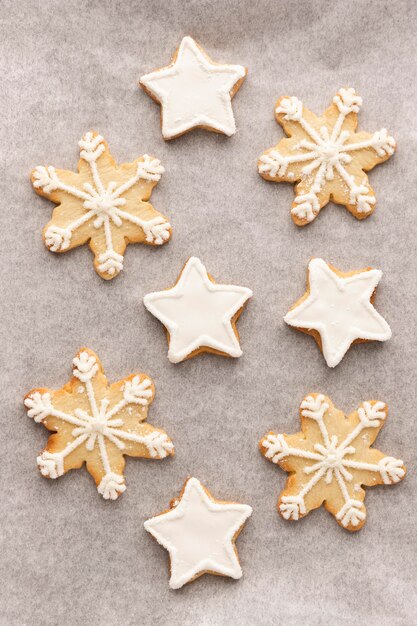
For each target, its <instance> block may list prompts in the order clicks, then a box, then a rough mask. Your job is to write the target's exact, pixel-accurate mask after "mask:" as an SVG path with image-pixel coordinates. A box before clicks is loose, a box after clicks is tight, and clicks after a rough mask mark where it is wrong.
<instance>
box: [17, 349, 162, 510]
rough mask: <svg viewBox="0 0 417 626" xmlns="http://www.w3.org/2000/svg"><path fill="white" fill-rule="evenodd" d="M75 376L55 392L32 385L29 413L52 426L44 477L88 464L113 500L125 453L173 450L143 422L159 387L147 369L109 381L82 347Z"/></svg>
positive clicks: (121, 485)
mask: <svg viewBox="0 0 417 626" xmlns="http://www.w3.org/2000/svg"><path fill="white" fill-rule="evenodd" d="M72 363H73V368H72V374H73V377H72V378H71V380H70V381H69V382H68V383H67V384H66V385H64V387H62V389H58V390H57V391H53V390H51V389H32V391H30V392H29V393H28V394H27V395H26V397H25V401H24V403H25V406H26V408H27V411H28V416H29V417H31V418H32V419H33V420H34V421H35V422H36V423H38V424H39V423H42V424H43V425H44V426H45V427H46V428H47V429H48V430H50V431H53V433H54V434H53V435H50V437H49V439H48V443H47V444H46V448H45V449H44V451H43V452H42V453H41V454H40V455H39V456H38V458H37V463H38V467H39V470H40V473H41V474H42V476H45V477H47V478H59V476H62V475H63V474H65V473H66V472H68V471H69V470H71V469H78V468H80V467H81V466H82V465H83V464H84V463H86V468H87V471H88V472H89V473H90V474H91V475H92V476H93V478H94V480H95V482H96V485H97V490H98V492H99V493H100V494H101V495H102V496H103V498H105V499H106V500H108V499H110V500H115V499H116V498H117V497H118V496H119V495H120V494H121V493H123V492H124V491H125V489H126V485H125V479H124V475H123V470H124V466H125V460H124V456H125V455H128V456H138V457H143V458H152V459H164V458H165V457H167V456H168V455H171V454H174V446H173V444H172V441H171V440H170V439H169V437H168V436H167V435H166V433H165V432H164V431H163V430H160V429H159V428H154V427H153V426H151V425H150V424H146V423H144V421H145V420H146V417H147V414H148V407H149V406H150V404H151V402H152V400H153V398H154V395H155V387H154V384H153V382H152V380H151V379H150V378H149V376H147V375H146V374H142V373H138V374H131V375H130V376H128V377H127V378H124V379H123V380H119V381H118V382H116V383H113V384H112V385H109V384H108V382H107V378H106V376H105V375H104V371H103V367H102V365H101V363H100V360H99V358H98V356H97V355H96V354H95V353H94V352H93V351H92V350H89V349H88V348H83V349H82V350H80V351H79V352H78V354H77V355H76V356H75V358H74V359H73V362H72Z"/></svg>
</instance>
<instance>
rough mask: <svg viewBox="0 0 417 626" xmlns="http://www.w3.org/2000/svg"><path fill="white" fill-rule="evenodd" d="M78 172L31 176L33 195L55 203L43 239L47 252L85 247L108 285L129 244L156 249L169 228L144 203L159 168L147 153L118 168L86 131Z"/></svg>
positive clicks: (43, 171)
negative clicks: (84, 245) (107, 281)
mask: <svg viewBox="0 0 417 626" xmlns="http://www.w3.org/2000/svg"><path fill="white" fill-rule="evenodd" d="M78 145H79V149H80V160H79V162H78V171H77V172H76V173H75V172H72V171H70V170H59V169H56V168H55V167H53V166H46V167H45V166H37V167H36V168H35V169H34V170H33V172H32V175H31V180H32V185H33V187H34V189H35V191H36V193H37V194H38V195H40V196H43V197H45V198H48V199H49V200H51V201H52V202H55V203H56V204H57V206H56V207H55V209H54V211H53V215H52V219H51V221H50V222H49V223H48V224H47V225H46V226H45V228H44V231H43V238H44V241H45V245H46V246H47V248H48V249H49V250H51V252H59V253H61V252H66V251H68V250H71V249H72V248H75V247H77V246H81V245H83V244H85V243H88V244H89V246H90V248H91V250H92V252H93V254H94V267H95V269H96V272H97V273H98V274H99V275H100V276H101V277H102V278H104V279H105V280H111V279H112V278H114V277H115V276H117V274H119V273H120V272H121V271H122V269H123V264H124V252H125V249H126V246H127V244H128V243H146V244H150V245H155V246H160V245H162V244H164V243H166V242H167V241H168V240H169V239H170V237H171V225H170V224H169V222H168V221H167V219H166V218H165V217H164V216H163V215H161V213H159V212H158V211H156V210H155V209H154V208H153V206H152V205H151V204H150V203H149V202H148V200H149V198H150V196H151V193H152V190H153V188H154V186H155V185H156V184H157V183H158V181H159V180H160V178H161V176H162V174H163V172H164V168H163V166H162V165H161V163H160V161H159V160H158V159H156V158H155V157H151V156H149V155H147V154H145V155H143V156H142V157H139V158H138V159H136V160H135V161H133V162H132V163H124V164H123V165H120V166H118V165H117V164H116V162H115V160H114V159H113V157H112V155H111V153H110V151H109V147H108V144H107V142H106V141H105V140H104V138H103V137H102V136H101V135H100V134H98V133H97V132H94V131H88V132H87V133H85V134H84V135H83V137H82V138H81V140H80V141H79V142H78Z"/></svg>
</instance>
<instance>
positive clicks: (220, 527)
mask: <svg viewBox="0 0 417 626" xmlns="http://www.w3.org/2000/svg"><path fill="white" fill-rule="evenodd" d="M251 514H252V508H251V507H250V506H248V505H247V504H237V503H220V502H215V501H213V500H212V498H210V497H209V496H208V494H207V493H206V491H205V490H204V487H203V486H202V484H201V483H200V481H199V480H197V478H190V479H189V480H188V481H187V483H186V486H185V489H184V492H183V494H182V496H181V499H180V500H179V501H178V503H177V504H176V506H175V507H174V508H172V509H171V510H170V511H168V512H167V513H162V514H161V515H157V516H156V517H153V518H151V519H149V520H147V521H146V522H145V523H144V526H145V529H146V530H147V531H148V532H149V533H150V534H151V535H152V536H153V537H155V539H156V540H157V541H158V543H160V544H161V545H162V546H163V547H164V548H165V549H166V550H168V552H169V555H170V558H171V578H170V581H169V586H170V587H171V588H172V589H179V588H180V587H182V586H183V585H185V584H186V583H187V582H189V581H190V580H192V579H193V578H194V577H195V576H197V575H198V574H201V573H203V572H216V573H218V574H221V575H222V576H229V577H231V578H235V579H238V578H241V576H242V569H241V566H240V563H239V560H238V558H237V554H236V551H235V547H234V543H233V539H234V537H235V535H236V533H237V532H238V531H239V530H240V528H241V526H242V525H243V524H244V523H245V521H246V520H247V519H248V517H250V515H251Z"/></svg>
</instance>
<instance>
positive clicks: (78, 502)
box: [0, 0, 417, 626]
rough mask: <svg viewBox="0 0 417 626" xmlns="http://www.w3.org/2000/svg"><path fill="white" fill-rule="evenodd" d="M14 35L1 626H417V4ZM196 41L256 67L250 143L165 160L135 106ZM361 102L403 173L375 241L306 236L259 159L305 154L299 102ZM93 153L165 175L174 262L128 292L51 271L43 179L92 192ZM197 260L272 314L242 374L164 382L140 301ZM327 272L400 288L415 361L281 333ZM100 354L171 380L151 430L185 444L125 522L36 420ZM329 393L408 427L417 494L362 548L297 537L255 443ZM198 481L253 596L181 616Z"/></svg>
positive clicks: (350, 233)
mask: <svg viewBox="0 0 417 626" xmlns="http://www.w3.org/2000/svg"><path fill="white" fill-rule="evenodd" d="M0 18H1V27H0V28H1V38H0V41H1V43H0V45H1V55H0V63H1V76H2V79H1V89H0V101H1V102H0V103H1V111H2V121H1V128H0V146H1V148H0V150H1V166H2V169H1V177H0V187H1V195H0V203H1V220H2V225H1V230H0V237H1V242H0V255H1V262H0V276H1V290H2V291H1V294H2V295H1V310H2V314H1V334H2V340H1V364H2V367H1V386H0V394H1V436H0V446H1V456H0V459H1V496H0V509H1V515H2V521H1V531H0V535H1V546H0V555H1V556H0V560H1V565H0V576H1V577H0V580H1V593H0V622H1V624H2V625H3V626H16V625H19V626H23V625H24V626H26V625H31V626H32V625H38V624H39V625H42V626H49V625H55V624H56V625H58V624H59V625H60V626H72V625H75V624H83V625H84V624H88V625H90V624H94V625H96V624H97V625H116V626H118V625H121V626H125V625H130V624H144V625H146V626H147V625H151V624H163V623H170V624H174V625H181V626H183V625H191V624H192V625H194V624H195V625H197V624H198V625H203V624H204V625H206V624H207V625H208V624H210V625H211V624H213V625H223V624H235V623H239V624H262V625H263V624H265V625H269V624H274V625H277V624H285V626H292V625H296V626H298V625H302V624H308V625H309V626H310V625H313V626H314V625H317V624H330V623H333V621H334V622H337V623H338V624H342V625H345V624H349V625H350V624H352V625H353V624H366V625H371V626H373V625H377V624H378V625H388V624H389V625H390V626H391V625H397V624H401V625H407V626H410V625H412V624H416V623H417V617H416V609H417V601H416V593H415V591H416V579H417V570H416V559H417V542H416V521H415V520H416V517H415V516H416V480H415V467H416V461H417V458H416V456H417V455H416V442H417V432H416V426H415V421H416V406H417V398H416V385H415V381H416V374H415V372H416V364H417V357H416V338H415V315H416V313H415V310H416V295H417V287H416V269H417V267H416V258H415V257H416V255H415V249H416V244H415V241H416V239H415V238H416V226H415V224H416V222H415V219H416V218H415V216H416V210H417V192H416V171H417V135H416V116H415V102H416V95H417V86H416V85H417V69H416V68H417V64H416V36H415V32H416V27H417V9H416V4H415V3H414V2H413V1H412V0H409V1H408V2H407V1H399V0H397V1H396V2H390V1H381V2H376V1H372V0H371V1H369V0H368V1H367V2H361V1H358V0H354V1H350V2H346V1H344V0H343V1H336V0H334V1H332V2H326V1H325V0H320V1H318V2H307V1H304V0H298V1H297V2H283V1H282V2H273V1H272V0H270V1H265V2H253V0H247V1H246V0H239V1H234V0H227V1H226V0H223V1H215V0H210V1H207V2H206V1H204V2H182V0H171V1H170V2H163V1H159V0H153V1H152V2H148V1H141V2H136V1H133V0H125V1H123V2H106V1H104V2H100V1H99V0H94V1H88V2H85V1H83V0H66V1H65V2H53V1H52V0H43V1H42V2H37V1H30V0H22V2H20V3H15V2H13V1H11V0H4V1H3V2H2V5H1V8H0ZM187 34H189V35H192V36H193V37H195V38H196V39H197V40H198V41H200V42H201V44H202V45H203V46H204V47H205V48H206V50H207V52H208V53H209V54H210V55H211V56H212V57H213V58H214V59H215V60H216V61H225V62H229V63H241V64H243V65H245V66H247V67H248V68H249V74H248V77H247V80H246V81H245V83H244V85H243V86H242V88H241V90H240V91H239V93H238V94H237V95H236V97H235V99H234V101H233V106H234V111H235V116H236V120H237V126H238V132H237V133H236V135H234V136H233V137H232V138H229V139H228V138H225V137H222V136H218V135H215V134H212V133H207V132H204V131H195V132H193V133H191V134H188V135H187V136H184V137H181V138H179V139H177V140H175V141H173V142H171V143H169V144H168V143H165V142H164V141H163V140H162V136H161V132H160V125H159V107H158V105H156V104H155V103H154V102H153V101H152V100H151V99H150V98H149V97H148V96H147V95H146V94H145V93H144V92H143V91H142V90H141V89H139V88H138V87H137V83H138V80H139V78H140V76H141V75H142V74H144V73H146V72H148V71H151V70H153V69H155V68H157V67H160V66H163V65H165V64H167V62H168V61H169V59H170V56H171V54H172V53H173V52H174V50H175V49H176V47H177V46H178V45H179V43H180V41H181V38H182V37H183V36H184V35H187ZM341 86H354V87H355V88H356V90H357V91H358V93H359V94H360V95H361V96H362V97H363V101H364V105H363V109H362V111H361V113H360V116H359V124H360V128H361V129H364V130H368V131H373V130H377V129H379V128H381V127H387V128H388V129H389V131H390V133H391V134H392V135H393V136H394V137H395V138H396V139H397V141H398V153H397V154H396V155H395V156H394V157H393V158H392V159H390V160H389V161H388V162H387V163H386V164H384V165H382V166H379V167H377V168H376V169H375V170H374V171H373V172H372V173H371V175H370V180H371V184H372V185H373V187H374V188H375V190H376V195H377V200H378V207H377V209H376V212H375V214H374V215H373V216H372V217H371V218H369V219H367V220H365V221H363V222H359V221H357V220H355V219H354V218H353V217H352V216H351V215H350V214H349V213H348V212H347V211H346V210H345V209H344V208H341V207H336V206H334V205H330V206H328V207H327V208H326V209H324V210H323V212H322V213H321V215H320V216H319V217H318V219H317V220H316V221H315V222H314V223H313V224H311V225H310V226H308V227H306V228H303V229H300V228H297V227H296V226H294V224H293V223H292V221H291V219H290V215H289V209H290V205H291V201H292V197H293V189H292V187H291V186H290V185H284V184H281V185H278V184H272V183H267V182H265V181H263V180H262V179H261V178H260V176H259V175H258V174H257V170H256V161H257V157H258V155H259V154H260V153H261V152H262V151H263V150H264V149H266V148H267V147H270V146H272V145H273V144H275V143H276V142H277V141H278V140H279V138H280V137H281V136H282V131H281V129H280V127H279V126H278V125H277V124H276V122H275V121H274V117H273V107H274V103H275V101H276V100H277V98H278V97H279V96H280V95H283V94H288V95H297V96H298V97H299V98H301V99H302V100H303V101H305V102H306V104H308V106H309V107H310V108H311V109H313V110H314V111H316V112H317V113H320V112H321V111H322V110H323V109H324V108H325V107H326V106H327V105H328V104H329V103H330V102H331V99H332V97H333V95H334V94H335V93H336V91H337V90H338V89H339V87H341ZM88 129H96V130H98V131H99V132H100V133H102V134H103V135H104V136H105V138H106V139H107V140H108V141H109V143H110V146H111V150H112V152H113V154H114V156H115V157H116V159H117V160H118V161H119V162H121V163H122V162H125V161H130V160H132V159H134V158H136V157H137V156H139V155H141V154H144V153H149V154H154V155H156V156H157V157H159V158H160V159H161V160H162V163H163V164H164V165H165V167H166V173H165V175H164V176H163V178H162V180H161V182H160V184H159V185H158V187H157V188H156V189H155V191H154V193H153V196H152V202H153V204H154V206H155V207H156V208H157V209H159V210H161V211H162V212H163V213H164V214H166V215H167V216H169V217H170V219H171V221H172V224H173V229H174V236H173V238H172V241H171V242H170V243H169V244H168V245H167V246H164V247H163V248H161V249H150V248H146V247H145V246H139V245H136V246H134V245H131V246H129V248H128V251H127V254H126V259H125V271H124V272H123V273H122V275H120V276H119V277H118V278H116V279H115V280H113V281H111V282H110V283H106V282H105V281H103V280H102V279H101V278H99V277H98V276H97V275H96V274H95V272H94V270H93V266H92V255H91V253H90V251H89V250H88V248H87V247H83V248H78V249H76V250H74V251H72V252H71V253H68V254H65V255H53V254H51V253H49V252H48V251H47V249H46V248H45V247H44V245H43V242H42V238H41V231H42V228H43V226H44V224H45V223H46V222H47V221H48V220H49V219H50V215H51V211H52V208H53V205H52V203H49V202H48V201H46V200H44V199H42V198H39V197H37V196H36V195H35V193H34V192H33V190H32V189H31V185H30V183H29V172H30V170H31V168H32V167H34V166H35V165H38V164H52V165H55V166H56V167H63V168H69V169H74V168H75V166H76V163H77V160H78V147H77V142H78V140H79V139H80V137H81V136H82V134H83V133H84V132H85V131H87V130H88ZM190 255H196V256H199V257H200V258H201V259H202V261H203V262H204V263H205V264H206V266H207V269H208V271H209V272H210V273H211V274H212V275H213V276H214V277H215V278H216V279H217V280H218V281H219V282H225V283H228V282H229V283H235V284H238V285H244V286H248V287H250V288H252V289H253V291H254V297H253V299H252V301H250V303H249V305H248V307H247V310H246V311H245V312H244V314H243V315H242V317H241V319H240V320H239V322H238V327H239V332H240V335H241V345H242V348H243V350H244V355H243V357H242V358H240V359H237V360H232V359H225V358H220V357H215V356H203V357H199V358H196V359H192V360H191V361H188V362H186V363H183V364H180V365H171V364H170V363H169V362H168V360H167V358H166V352H167V345H166V338H165V332H164V329H163V327H162V326H161V324H160V323H159V322H158V321H157V320H156V319H154V318H153V317H152V316H151V315H150V314H149V313H148V312H147V311H146V310H145V308H144V306H143V304H142V298H143V296H144V294H146V293H148V292H150V291H156V290H159V289H163V288H165V287H168V286H170V285H171V284H173V283H174V282H175V280H176V278H177V275H178V273H179V271H180V269H181V267H182V265H183V263H184V262H185V260H186V259H187V257H189V256H190ZM311 256H321V257H323V258H324V259H325V260H327V261H329V262H331V263H333V264H334V265H336V266H337V267H338V268H340V269H342V270H351V269H360V268H363V267H367V266H373V267H377V268H380V269H382V270H383V271H384V276H383V279H382V282H381V284H380V287H379V288H378V293H377V299H376V305H377V308H378V310H379V311H380V313H381V314H382V315H383V316H384V317H385V318H386V319H387V320H388V322H389V323H390V325H391V326H392V330H393V338H392V340H391V341H389V342H387V343H385V344H377V343H372V344H368V345H360V346H355V347H353V348H352V349H351V350H350V351H349V352H348V354H347V355H346V357H345V358H344V360H343V362H342V363H341V364H340V365H339V366H338V367H337V368H336V369H335V370H331V369H329V368H328V367H327V366H326V364H325V361H324V359H323V357H322V355H321V353H320V352H319V350H318V348H317V347H316V345H315V344H314V341H313V339H312V338H309V337H307V336H305V335H303V334H301V333H298V332H296V331H294V330H291V329H290V328H288V327H287V326H286V325H285V324H284V323H283V321H282V317H283V315H284V314H285V313H286V311H287V309H288V308H289V306H290V305H291V304H292V303H293V302H294V301H295V300H296V299H297V298H299V297H300V296H301V294H302V293H303V292H304V287H305V273H306V265H307V262H308V259H309V258H310V257H311ZM83 345H87V346H89V347H91V348H93V349H94V350H96V351H97V352H98V354H99V355H100V357H101V359H102V361H103V364H104V367H105V370H106V373H107V375H108V377H109V379H110V380H111V381H113V380H118V379H119V378H121V377H123V376H125V375H127V374H129V373H131V372H134V371H137V370H139V371H144V372H147V373H148V374H149V375H151V376H152V377H153V379H154V380H155V383H156V389H157V396H156V400H155V402H154V404H153V405H152V407H151V409H150V411H149V421H150V422H151V423H152V424H155V425H159V426H161V427H163V428H165V429H166V431H167V432H168V433H169V434H170V436H171V437H172V439H173V440H174V442H175V445H176V453H177V454H176V457H175V458H174V459H169V460H165V461H162V462H151V461H145V460H139V459H127V467H126V478H127V484H128V490H127V492H126V493H125V494H124V495H123V496H122V497H121V498H120V499H119V500H118V501H117V502H104V501H103V500H102V498H101V497H100V496H99V495H98V494H97V492H96V489H95V486H94V483H93V481H92V479H91V477H90V476H89V475H88V474H87V472H86V471H85V470H79V471H74V472H71V473H70V474H68V475H66V476H65V477H63V478H61V479H59V480H58V481H46V480H44V479H42V478H41V477H40V475H39V473H38V471H37V468H36V456H37V454H38V453H39V452H40V451H41V450H42V448H43V446H44V444H45V442H46V439H47V431H46V430H45V429H44V428H43V427H42V426H39V425H36V424H34V423H33V421H31V420H29V419H28V418H27V417H26V413H25V411H24V410H23V406H22V397H23V395H24V394H25V393H26V392H27V391H28V390H29V389H31V388H32V387H35V386H49V387H52V388H58V387H60V386H62V385H63V384H64V383H65V382H66V381H67V380H68V377H69V375H70V370H71V360H72V358H73V356H74V353H75V352H76V350H77V349H78V348H79V347H81V346H83ZM311 391H321V392H325V393H327V394H329V395H330V396H331V397H332V399H333V400H334V402H335V403H336V405H337V406H338V407H340V408H342V409H344V410H345V411H347V412H349V411H351V410H353V409H354V408H356V407H357V406H358V404H359V403H360V402H361V401H363V400H365V399H372V398H378V399H382V400H384V401H386V402H387V403H388V404H389V406H390V414H389V419H388V421H387V423H386V425H385V427H384V429H383V431H382V432H381V434H380V436H379V437H378V440H377V442H376V444H377V446H378V447H379V448H380V449H382V450H384V451H385V452H386V453H388V454H391V455H394V456H399V457H401V458H403V459H404V461H405V462H406V463H407V465H408V466H409V470H410V471H409V475H408V477H407V478H406V480H405V481H404V482H403V483H401V484H399V485H397V486H394V487H378V488H375V489H368V490H367V498H366V505H367V508H368V513H369V518H368V522H367V524H366V525H365V527H364V528H363V530H361V531H360V532H359V533H358V534H349V533H348V532H345V531H343V530H342V529H341V528H340V527H339V526H338V525H337V524H336V522H335V520H334V519H333V518H332V517H331V516H330V515H329V514H328V513H327V512H326V511H325V510H324V509H321V510H318V511H316V512H314V513H311V514H310V515H309V516H308V517H307V518H306V519H304V520H303V521H301V522H300V523H297V524H295V523H294V524H292V523H288V522H285V521H284V520H282V519H281V518H280V517H279V515H278V514H277V511H276V508H275V506H276V501H277V498H278V495H279V492H280V490H281V489H282V487H283V485H284V484H285V480H286V475H285V472H283V471H281V470H280V469H279V468H277V467H275V466H273V465H272V464H271V463H268V462H267V461H266V460H265V459H263V458H262V456H261V455H260V453H259V452H258V450H257V442H258V440H259V438H260V437H261V436H262V435H263V434H264V433H265V432H267V431H268V430H269V429H271V428H272V429H276V430H279V431H283V432H288V433H289V432H295V431H296V430H298V428H299V421H298V407H299V403H300V402H301V400H302V398H303V396H304V395H305V394H306V393H308V392H311ZM189 475H194V476H196V477H198V478H199V479H200V480H201V481H202V482H203V483H204V484H206V485H207V487H208V488H209V489H210V490H211V491H212V492H213V494H214V495H215V496H217V497H218V498H222V499H225V500H236V501H239V502H246V503H248V504H251V505H252V506H253V509H254V513H253V516H252V518H251V519H250V520H249V521H248V523H247V525H246V528H245V530H244V532H243V533H242V535H241V536H240V537H239V539H238V542H237V546H238V550H239V555H240V559H241V563H242V566H243V571H244V577H243V579H242V580H240V581H237V582H236V581H231V580H227V579H224V578H218V577H213V576H205V577H204V578H202V579H200V580H199V581H197V582H195V583H193V584H191V585H189V586H187V587H185V588H184V589H183V590H181V591H179V592H174V591H170V590H169V588H168V567H167V563H168V555H167V553H166V551H165V550H164V549H163V548H161V547H160V546H158V545H157V543H156V542H154V541H153V540H152V538H151V537H150V536H149V535H148V534H147V533H146V532H145V531H144V529H143V521H144V520H145V519H146V518H148V517H150V516H152V515H155V514H157V513H158V512H160V511H162V510H163V509H164V508H166V507H167V506H168V503H169V501H170V500H171V499H172V498H173V497H174V496H176V495H177V494H178V493H179V491H180V490H181V487H182V485H183V482H184V480H185V479H186V477H187V476H189Z"/></svg>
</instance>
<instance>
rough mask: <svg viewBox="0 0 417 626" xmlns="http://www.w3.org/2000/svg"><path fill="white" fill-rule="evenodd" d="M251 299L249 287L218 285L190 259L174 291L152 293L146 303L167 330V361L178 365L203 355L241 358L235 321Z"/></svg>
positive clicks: (145, 299) (145, 298) (194, 259)
mask: <svg viewBox="0 0 417 626" xmlns="http://www.w3.org/2000/svg"><path fill="white" fill-rule="evenodd" d="M251 296H252V291H251V290H250V289H247V288H246V287H237V286H236V285H218V284H217V283H215V281H214V279H213V278H212V277H211V276H210V275H209V274H208V273H207V270H206V268H205V267H204V265H203V264H202V263H201V261H200V259H197V258H196V257H191V258H190V259H188V261H187V262H186V264H185V265H184V267H183V269H182V271H181V274H180V275H179V277H178V280H177V282H176V284H175V285H174V287H172V288H171V289H165V290H164V291H157V292H155V293H149V294H147V295H146V296H145V297H144V299H143V302H144V304H145V306H146V308H147V309H148V311H150V312H151V313H152V315H154V316H155V317H156V318H158V319H159V320H160V321H161V322H162V323H163V324H164V326H165V327H166V329H167V331H168V335H169V350H168V358H169V360H170V361H171V363H179V362H180V361H184V360H185V359H188V358H190V357H193V356H196V355H198V354H201V353H202V352H212V353H214V354H221V355H223V356H231V357H239V356H241V355H242V350H241V348H240V345H239V335H238V332H237V329H236V321H237V319H238V317H239V316H240V314H241V312H242V310H243V307H244V305H245V302H246V301H247V300H248V299H249V298H250V297H251Z"/></svg>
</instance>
